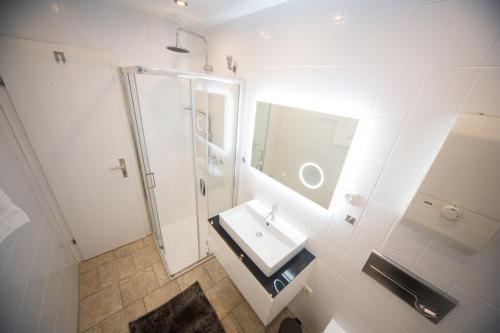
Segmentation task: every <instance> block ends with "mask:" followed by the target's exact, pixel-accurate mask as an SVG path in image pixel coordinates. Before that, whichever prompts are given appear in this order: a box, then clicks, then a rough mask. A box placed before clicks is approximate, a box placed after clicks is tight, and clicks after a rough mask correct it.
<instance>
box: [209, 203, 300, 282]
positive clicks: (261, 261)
mask: <svg viewBox="0 0 500 333" xmlns="http://www.w3.org/2000/svg"><path fill="white" fill-rule="evenodd" d="M269 211H270V209H267V208H266V207H265V206H264V205H262V204H261V203H260V202H258V201H257V200H252V201H249V202H246V203H244V204H242V205H239V206H237V207H235V208H233V209H230V210H228V211H225V212H223V213H221V214H220V219H219V223H220V224H221V226H222V228H224V230H225V231H226V232H227V233H228V234H229V236H231V238H232V239H233V240H234V241H235V242H236V244H238V245H239V246H240V247H241V249H242V250H243V251H244V252H245V254H246V255H247V256H248V257H249V258H250V259H251V260H252V261H253V262H254V263H255V264H256V265H257V267H258V268H259V269H260V270H261V271H262V273H264V275H265V276H267V277H269V276H271V275H273V274H274V273H275V272H276V271H277V270H278V269H280V268H281V267H282V266H283V265H284V264H286V263H287V262H288V261H289V260H290V259H292V258H293V257H294V256H295V255H296V254H297V253H299V252H300V251H301V250H302V249H303V248H304V245H305V243H306V240H307V237H306V236H305V235H303V234H302V233H300V232H299V231H298V230H297V229H295V228H294V227H292V226H291V225H289V224H288V223H286V222H285V221H284V220H283V219H281V218H280V217H279V213H278V215H277V216H276V217H275V219H274V221H270V223H269V225H267V224H266V220H265V219H264V216H265V215H266V214H267V213H269Z"/></svg>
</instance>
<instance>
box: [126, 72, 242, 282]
mask: <svg viewBox="0 0 500 333" xmlns="http://www.w3.org/2000/svg"><path fill="white" fill-rule="evenodd" d="M161 72H162V73H161V74H159V73H155V74H154V75H152V74H149V72H145V71H142V70H141V71H138V72H133V73H129V72H127V73H125V74H124V82H125V83H126V88H127V91H128V98H129V109H130V110H129V111H130V118H131V123H132V127H133V129H134V139H135V142H136V149H137V154H138V159H139V162H140V165H141V172H142V179H143V185H144V190H145V196H146V199H147V203H148V209H149V212H150V218H151V221H152V227H153V232H154V236H155V240H156V242H157V244H158V246H159V248H160V250H161V252H162V255H163V258H164V261H165V263H166V266H167V269H168V272H169V274H170V276H175V275H178V274H182V273H183V272H185V271H186V270H188V269H190V268H191V267H192V266H194V265H195V264H196V263H198V262H199V261H200V260H203V259H204V258H205V257H206V256H208V255H209V254H210V249H209V248H208V242H207V238H208V222H207V219H208V218H209V217H212V216H214V215H216V214H218V213H220V212H222V211H224V210H226V209H229V208H231V207H232V203H233V194H234V166H235V156H236V129H237V114H238V102H239V100H238V98H239V84H236V83H223V82H220V81H216V80H211V79H209V78H193V77H192V76H189V75H187V74H182V75H181V74H179V73H178V72H172V73H170V72H168V71H161ZM165 72H167V73H165Z"/></svg>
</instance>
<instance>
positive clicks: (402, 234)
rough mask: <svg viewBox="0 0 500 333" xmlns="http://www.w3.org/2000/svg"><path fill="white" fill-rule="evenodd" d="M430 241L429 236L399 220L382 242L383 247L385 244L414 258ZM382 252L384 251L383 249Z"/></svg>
mask: <svg viewBox="0 0 500 333" xmlns="http://www.w3.org/2000/svg"><path fill="white" fill-rule="evenodd" d="M430 241H431V239H430V238H429V236H427V235H425V234H423V233H421V232H418V231H415V230H414V229H412V228H410V227H408V226H406V225H404V224H402V223H400V222H399V223H398V224H397V225H396V227H395V228H394V229H393V230H392V232H391V234H390V235H389V238H388V239H387V241H386V243H384V249H385V247H386V246H387V247H391V248H393V249H394V250H397V251H399V252H401V253H402V254H404V255H405V256H407V257H408V258H411V259H413V260H415V259H417V258H418V257H419V256H420V255H421V254H422V252H423V251H424V249H425V248H426V247H427V245H429V243H430ZM382 252H383V253H384V250H382Z"/></svg>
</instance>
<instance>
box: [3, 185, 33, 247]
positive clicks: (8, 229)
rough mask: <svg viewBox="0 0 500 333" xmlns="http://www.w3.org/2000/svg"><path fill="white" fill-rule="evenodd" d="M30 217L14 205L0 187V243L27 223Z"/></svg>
mask: <svg viewBox="0 0 500 333" xmlns="http://www.w3.org/2000/svg"><path fill="white" fill-rule="evenodd" d="M29 221H30V218H29V217H28V215H26V213H25V212H24V211H23V210H22V209H21V208H19V207H17V206H16V205H14V204H13V203H12V202H11V201H10V199H9V197H8V196H7V194H5V192H4V191H2V189H1V188H0V243H1V242H2V241H3V240H4V239H5V238H7V236H8V235H10V234H11V233H12V232H13V231H14V230H16V229H17V228H19V227H21V226H22V225H24V224H26V223H28V222H29Z"/></svg>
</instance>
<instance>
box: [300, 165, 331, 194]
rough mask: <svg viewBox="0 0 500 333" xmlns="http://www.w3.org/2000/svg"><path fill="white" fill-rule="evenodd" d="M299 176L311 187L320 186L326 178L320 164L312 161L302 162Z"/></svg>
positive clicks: (305, 184) (306, 185)
mask: <svg viewBox="0 0 500 333" xmlns="http://www.w3.org/2000/svg"><path fill="white" fill-rule="evenodd" d="M299 177H300V181H301V182H302V184H304V186H305V187H307V188H311V189H316V188H319V187H320V186H321V185H323V181H324V180H325V176H324V174H323V170H322V169H321V168H320V167H319V165H317V164H316V163H312V162H307V163H304V164H302V166H301V167H300V170H299Z"/></svg>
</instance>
